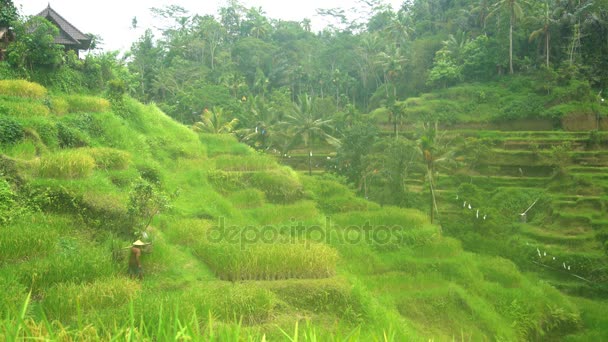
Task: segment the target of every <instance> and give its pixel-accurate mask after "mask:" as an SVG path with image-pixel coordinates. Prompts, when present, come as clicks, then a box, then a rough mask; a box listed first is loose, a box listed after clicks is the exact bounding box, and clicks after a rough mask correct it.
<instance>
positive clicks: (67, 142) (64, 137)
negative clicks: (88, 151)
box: [57, 122, 89, 148]
mask: <svg viewBox="0 0 608 342" xmlns="http://www.w3.org/2000/svg"><path fill="white" fill-rule="evenodd" d="M57 137H58V139H59V146H60V147H61V148H71V147H72V148H73V147H84V146H88V145H89V139H88V137H87V136H86V135H85V134H84V133H82V132H81V131H79V130H77V129H74V128H72V127H70V126H68V125H66V124H65V123H63V122H58V123H57Z"/></svg>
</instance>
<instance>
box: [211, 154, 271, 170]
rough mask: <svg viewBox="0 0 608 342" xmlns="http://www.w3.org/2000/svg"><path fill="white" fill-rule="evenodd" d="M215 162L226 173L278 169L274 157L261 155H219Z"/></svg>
mask: <svg viewBox="0 0 608 342" xmlns="http://www.w3.org/2000/svg"><path fill="white" fill-rule="evenodd" d="M213 160H214V161H215V167H216V168H218V169H220V170H224V171H266V170H273V169H276V168H277V163H276V161H274V160H273V159H272V157H270V156H267V155H265V154H260V153H256V154H252V155H248V156H236V155H219V156H217V157H215V158H213Z"/></svg>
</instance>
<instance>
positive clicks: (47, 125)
mask: <svg viewBox="0 0 608 342" xmlns="http://www.w3.org/2000/svg"><path fill="white" fill-rule="evenodd" d="M21 123H22V124H23V126H24V127H27V128H31V129H33V130H34V131H36V133H37V134H38V136H39V137H40V140H41V141H42V143H44V145H46V146H47V147H51V148H53V147H57V146H59V140H58V138H59V131H58V130H57V126H56V125H55V122H53V121H51V120H50V119H49V118H44V117H31V118H25V119H22V120H21Z"/></svg>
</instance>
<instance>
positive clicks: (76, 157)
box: [38, 150, 95, 179]
mask: <svg viewBox="0 0 608 342" xmlns="http://www.w3.org/2000/svg"><path fill="white" fill-rule="evenodd" d="M94 168H95V159H93V157H91V156H90V155H89V154H88V153H86V151H83V150H69V151H62V152H59V153H55V154H51V155H47V156H43V157H42V158H40V165H39V166H38V174H39V175H40V176H41V177H46V178H60V179H75V178H83V177H87V176H89V175H91V174H92V173H93V169H94Z"/></svg>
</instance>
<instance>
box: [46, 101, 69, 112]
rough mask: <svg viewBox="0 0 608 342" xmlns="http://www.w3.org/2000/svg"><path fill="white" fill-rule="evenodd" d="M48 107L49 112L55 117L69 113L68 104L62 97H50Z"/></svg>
mask: <svg viewBox="0 0 608 342" xmlns="http://www.w3.org/2000/svg"><path fill="white" fill-rule="evenodd" d="M49 107H50V108H51V112H52V113H53V114H56V115H65V114H67V113H69V112H70V104H69V103H68V101H67V100H66V99H65V98H63V97H51V98H50V99H49Z"/></svg>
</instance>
